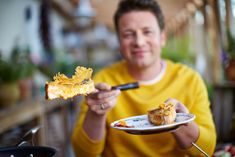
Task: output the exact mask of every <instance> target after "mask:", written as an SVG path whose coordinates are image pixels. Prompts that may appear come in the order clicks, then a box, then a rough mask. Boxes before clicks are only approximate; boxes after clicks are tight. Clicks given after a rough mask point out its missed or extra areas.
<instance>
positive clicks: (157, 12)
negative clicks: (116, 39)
mask: <svg viewBox="0 0 235 157" xmlns="http://www.w3.org/2000/svg"><path fill="white" fill-rule="evenodd" d="M131 11H149V12H151V13H153V15H154V16H155V17H156V20H157V22H158V25H159V27H160V30H161V31H162V30H163V29H164V26H165V22H164V16H163V13H162V11H161V8H160V6H159V4H158V3H157V1H156V0H120V2H119V4H118V8H117V10H116V12H115V14H114V17H113V20H114V25H115V29H116V31H119V28H118V21H119V19H120V18H121V16H122V15H123V14H125V13H128V12H131Z"/></svg>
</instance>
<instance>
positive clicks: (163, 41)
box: [161, 30, 167, 47]
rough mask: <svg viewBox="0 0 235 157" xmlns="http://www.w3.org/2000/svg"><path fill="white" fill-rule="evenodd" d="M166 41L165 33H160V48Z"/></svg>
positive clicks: (163, 31)
mask: <svg viewBox="0 0 235 157" xmlns="http://www.w3.org/2000/svg"><path fill="white" fill-rule="evenodd" d="M166 40H167V35H166V31H165V30H162V32H161V47H164V46H165V44H166Z"/></svg>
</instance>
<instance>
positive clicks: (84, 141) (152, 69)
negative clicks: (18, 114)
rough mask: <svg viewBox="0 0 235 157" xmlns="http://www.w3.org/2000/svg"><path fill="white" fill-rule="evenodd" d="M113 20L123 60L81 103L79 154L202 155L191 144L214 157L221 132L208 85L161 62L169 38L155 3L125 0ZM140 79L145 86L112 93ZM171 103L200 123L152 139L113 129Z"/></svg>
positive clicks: (186, 70)
mask: <svg viewBox="0 0 235 157" xmlns="http://www.w3.org/2000/svg"><path fill="white" fill-rule="evenodd" d="M114 22H115V27H116V31H117V35H118V39H119V42H120V48H121V53H122V56H123V58H124V60H122V61H120V62H118V63H115V64H113V65H112V66H110V67H106V68H104V69H103V70H101V71H100V72H99V73H97V74H96V76H95V77H94V80H95V82H96V83H97V84H96V92H94V93H93V94H90V95H88V96H87V97H86V99H85V101H84V103H83V104H82V105H81V111H80V114H79V120H78V122H77V124H76V126H75V129H74V132H73V136H72V143H73V147H74V151H75V153H76V155H77V156H82V157H86V156H97V155H100V154H101V155H102V156H104V157H114V156H120V157H129V156H131V157H133V156H135V157H136V156H140V157H144V156H154V157H158V156H165V157H171V156H172V157H173V156H174V157H175V156H180V157H182V156H200V155H201V154H200V152H199V151H198V150H197V149H195V148H194V147H192V142H195V143H196V144H197V145H198V146H199V147H201V148H202V149H204V151H205V152H207V153H208V154H210V155H211V154H212V153H213V151H214V148H215V142H216V134H215V127H214V124H213V120H212V115H211V112H210V107H209V101H208V95H207V90H206V87H205V85H204V83H203V81H202V79H201V77H200V76H199V75H198V74H197V73H196V72H194V71H193V70H192V69H190V68H188V67H186V66H184V65H182V64H176V63H173V62H171V61H169V60H163V59H161V56H160V55H161V49H162V47H163V46H164V44H165V40H166V35H165V32H164V18H163V15H162V12H161V10H160V7H159V6H158V4H157V3H156V1H154V0H122V1H120V4H119V6H118V9H117V11H116V13H115V16H114ZM135 81H138V82H139V83H140V88H138V89H135V90H128V91H123V92H120V91H119V90H111V86H113V85H118V84H123V83H128V82H135ZM166 100H167V101H172V102H173V103H175V104H176V112H184V113H192V114H194V115H196V119H195V121H194V122H191V123H188V124H187V125H184V126H181V127H180V128H179V129H177V130H174V131H172V132H165V133H160V134H150V135H132V134H128V133H126V132H124V131H119V130H115V129H113V128H111V127H110V123H111V122H113V121H116V120H119V119H122V118H126V117H130V116H137V115H142V114H147V110H149V109H151V108H155V107H157V106H158V105H159V104H161V103H162V102H164V101H166Z"/></svg>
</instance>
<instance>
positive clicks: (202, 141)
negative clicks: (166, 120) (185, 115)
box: [187, 75, 216, 156]
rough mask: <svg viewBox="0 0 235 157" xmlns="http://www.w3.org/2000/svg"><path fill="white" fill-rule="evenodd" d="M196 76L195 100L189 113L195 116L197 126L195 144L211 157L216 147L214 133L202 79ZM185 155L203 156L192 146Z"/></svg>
mask: <svg viewBox="0 0 235 157" xmlns="http://www.w3.org/2000/svg"><path fill="white" fill-rule="evenodd" d="M197 76H198V77H196V79H195V81H194V84H195V95H194V97H195V98H194V99H193V100H194V102H193V105H192V108H191V109H190V112H191V113H193V114H195V115H196V119H195V122H196V123H197V124H198V126H199V137H198V139H197V141H196V142H195V143H196V144H197V145H198V146H199V147H200V148H202V149H203V150H204V151H205V152H206V153H207V154H209V155H210V156H211V155H212V154H213V152H214V149H215V145H216V131H215V126H214V122H213V117H212V114H211V110H210V102H209V100H208V93H207V89H206V86H205V84H204V82H203V80H202V78H201V77H200V76H199V75H197ZM187 153H188V154H189V156H204V155H203V154H201V153H200V152H199V151H198V150H197V149H196V148H195V147H193V146H192V147H191V148H190V149H188V150H187Z"/></svg>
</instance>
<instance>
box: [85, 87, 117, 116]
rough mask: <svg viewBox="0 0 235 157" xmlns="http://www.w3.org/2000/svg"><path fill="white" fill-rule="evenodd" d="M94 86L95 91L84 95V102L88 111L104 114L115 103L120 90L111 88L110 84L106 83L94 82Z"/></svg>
mask: <svg viewBox="0 0 235 157" xmlns="http://www.w3.org/2000/svg"><path fill="white" fill-rule="evenodd" d="M95 88H96V91H95V92H93V93H91V94H89V95H87V96H86V103H87V105H88V108H89V110H90V112H93V113H95V114H97V115H105V114H106V113H107V112H108V111H109V110H111V109H112V108H113V107H114V106H115V105H116V101H117V96H118V95H119V94H120V90H111V86H110V85H108V84H106V83H99V84H96V85H95Z"/></svg>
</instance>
